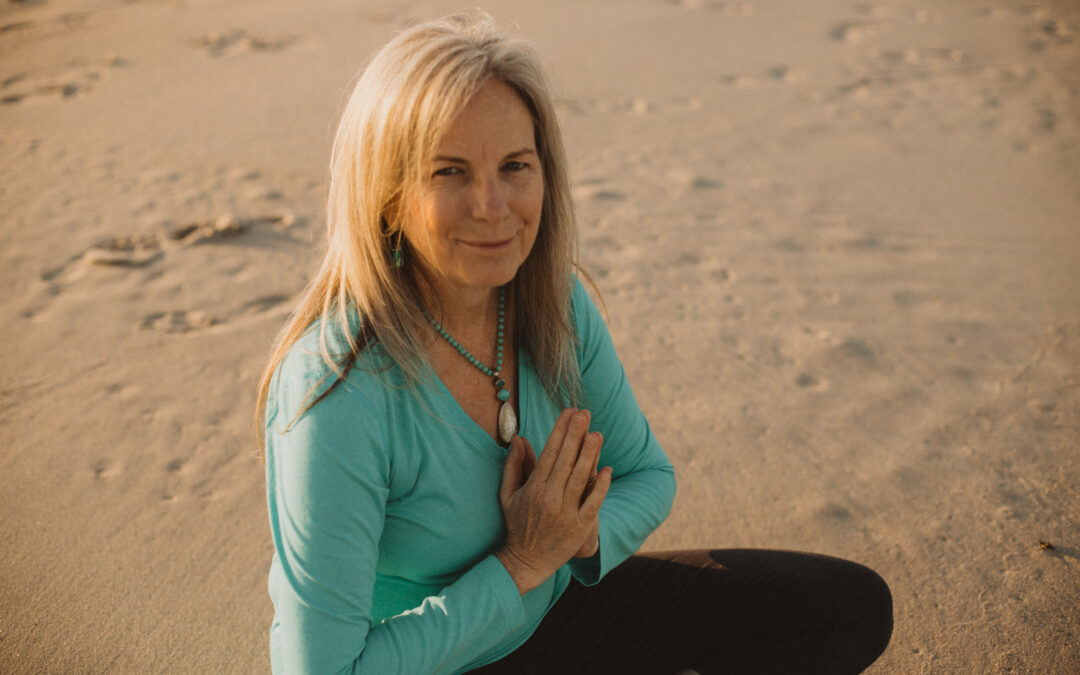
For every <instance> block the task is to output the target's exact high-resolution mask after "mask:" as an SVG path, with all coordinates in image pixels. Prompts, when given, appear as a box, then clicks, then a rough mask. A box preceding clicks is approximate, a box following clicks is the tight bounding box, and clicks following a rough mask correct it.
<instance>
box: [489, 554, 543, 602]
mask: <svg viewBox="0 0 1080 675" xmlns="http://www.w3.org/2000/svg"><path fill="white" fill-rule="evenodd" d="M495 559H496V560H498V561H499V562H500V563H502V566H503V567H504V568H505V569H506V573H507V574H509V575H510V578H511V579H512V580H513V581H514V585H515V586H517V589H518V593H519V594H521V595H525V594H526V593H528V592H529V591H531V590H532V589H534V588H536V587H537V586H539V585H540V584H542V583H543V582H544V579H541V578H539V575H538V574H537V573H536V571H535V570H533V568H532V567H531V566H530V565H529V564H528V563H526V562H525V561H524V560H522V559H521V558H520V557H519V556H518V555H517V554H515V553H514V552H513V551H511V550H510V549H508V548H506V547H503V548H500V549H499V550H498V551H496V552H495Z"/></svg>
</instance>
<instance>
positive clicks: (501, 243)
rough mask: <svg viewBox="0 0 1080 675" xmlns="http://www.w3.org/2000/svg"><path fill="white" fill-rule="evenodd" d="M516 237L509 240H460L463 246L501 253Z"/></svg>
mask: <svg viewBox="0 0 1080 675" xmlns="http://www.w3.org/2000/svg"><path fill="white" fill-rule="evenodd" d="M515 238H516V237H509V238H507V239H479V240H472V241H466V240H464V239H462V240H459V241H460V243H461V244H463V245H465V246H467V247H469V248H472V249H476V250H478V251H499V250H502V249H504V248H507V247H509V246H510V244H512V243H513V242H514V239H515Z"/></svg>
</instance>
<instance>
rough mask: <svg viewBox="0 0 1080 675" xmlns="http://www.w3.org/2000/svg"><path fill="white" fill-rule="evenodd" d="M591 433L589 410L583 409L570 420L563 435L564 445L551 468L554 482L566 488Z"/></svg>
mask: <svg viewBox="0 0 1080 675" xmlns="http://www.w3.org/2000/svg"><path fill="white" fill-rule="evenodd" d="M588 433H589V411H588V410H581V411H579V412H578V413H577V414H575V415H574V416H573V418H571V420H570V425H569V426H568V427H567V429H566V435H565V436H564V437H563V442H562V447H561V448H560V449H559V453H558V457H556V458H555V466H553V467H552V468H551V477H550V479H549V480H551V482H552V483H554V484H556V485H558V486H561V487H563V488H564V489H565V487H566V485H567V483H568V482H569V480H570V474H571V473H572V472H573V470H574V467H575V466H576V465H577V462H578V458H579V457H580V456H581V448H582V446H583V445H584V443H585V437H586V436H587V435H588Z"/></svg>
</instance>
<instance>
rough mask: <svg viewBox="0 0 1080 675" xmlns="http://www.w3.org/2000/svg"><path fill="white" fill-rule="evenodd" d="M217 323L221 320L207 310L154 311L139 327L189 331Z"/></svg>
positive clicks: (164, 330) (169, 331)
mask: <svg viewBox="0 0 1080 675" xmlns="http://www.w3.org/2000/svg"><path fill="white" fill-rule="evenodd" d="M217 323H220V321H219V320H218V319H216V318H214V317H212V316H210V315H209V314H207V313H206V312H199V311H191V312H184V311H177V312H154V313H153V314H149V315H147V316H145V317H144V318H143V320H142V322H141V323H140V324H139V328H140V329H142V330H157V331H161V332H162V333H187V332H189V331H193V330H199V329H202V328H209V327H210V326H213V325H215V324H217Z"/></svg>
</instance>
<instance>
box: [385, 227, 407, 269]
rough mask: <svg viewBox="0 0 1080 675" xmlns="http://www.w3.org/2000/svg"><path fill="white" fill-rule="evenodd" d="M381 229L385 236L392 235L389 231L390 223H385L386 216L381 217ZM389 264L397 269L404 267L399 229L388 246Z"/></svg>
mask: <svg viewBox="0 0 1080 675" xmlns="http://www.w3.org/2000/svg"><path fill="white" fill-rule="evenodd" d="M381 222H382V231H383V235H385V236H386V237H387V238H390V237H393V234H391V233H390V225H388V224H387V222H386V218H383V219H382V221H381ZM390 264H392V265H393V266H394V267H395V268H397V269H399V270H400V269H403V268H404V267H405V251H404V250H402V247H401V230H398V231H397V239H396V240H394V242H393V244H391V247H390Z"/></svg>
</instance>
